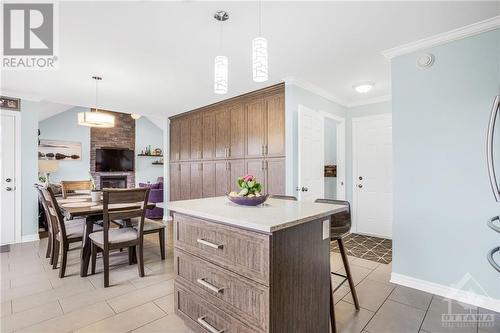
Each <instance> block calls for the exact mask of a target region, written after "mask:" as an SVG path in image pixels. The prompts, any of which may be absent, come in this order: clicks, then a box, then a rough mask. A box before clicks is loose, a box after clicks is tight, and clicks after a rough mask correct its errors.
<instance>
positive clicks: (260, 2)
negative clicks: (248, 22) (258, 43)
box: [259, 0, 262, 37]
mask: <svg viewBox="0 0 500 333" xmlns="http://www.w3.org/2000/svg"><path fill="white" fill-rule="evenodd" d="M259 37H262V1H261V0H259Z"/></svg>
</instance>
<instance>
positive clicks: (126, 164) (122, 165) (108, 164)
mask: <svg viewBox="0 0 500 333" xmlns="http://www.w3.org/2000/svg"><path fill="white" fill-rule="evenodd" d="M134 157H135V156H134V151H133V150H130V149H113V148H109V149H107V148H102V149H96V154H95V171H96V172H124V171H134Z"/></svg>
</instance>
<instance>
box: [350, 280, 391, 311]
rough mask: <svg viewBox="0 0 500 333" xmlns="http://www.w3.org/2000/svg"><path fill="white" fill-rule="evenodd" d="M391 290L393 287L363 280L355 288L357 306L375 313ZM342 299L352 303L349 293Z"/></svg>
mask: <svg viewBox="0 0 500 333" xmlns="http://www.w3.org/2000/svg"><path fill="white" fill-rule="evenodd" d="M393 289H394V286H392V285H390V284H387V283H382V282H378V281H373V280H368V279H365V280H363V281H362V282H361V283H360V284H358V285H357V286H356V292H357V294H358V300H359V305H360V306H361V307H362V308H365V309H367V310H370V311H377V310H378V308H379V307H380V306H381V305H382V304H383V303H384V301H385V300H386V298H387V297H388V296H389V294H390V293H391V292H392V290H393ZM343 299H344V301H347V302H349V303H353V299H352V296H351V294H350V293H349V294H347V295H346V296H345V297H344V298H343Z"/></svg>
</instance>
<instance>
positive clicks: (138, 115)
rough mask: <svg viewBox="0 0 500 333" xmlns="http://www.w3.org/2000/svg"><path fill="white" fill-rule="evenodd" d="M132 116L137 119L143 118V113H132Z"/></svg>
mask: <svg viewBox="0 0 500 333" xmlns="http://www.w3.org/2000/svg"><path fill="white" fill-rule="evenodd" d="M130 116H131V117H132V119H135V120H137V119H139V118H141V115H140V114H137V113H132V114H131V115H130Z"/></svg>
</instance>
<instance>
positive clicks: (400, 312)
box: [366, 300, 425, 333]
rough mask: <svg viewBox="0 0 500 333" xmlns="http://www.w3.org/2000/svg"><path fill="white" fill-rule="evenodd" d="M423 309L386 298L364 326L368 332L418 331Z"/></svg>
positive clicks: (397, 332) (394, 332) (422, 317)
mask: <svg viewBox="0 0 500 333" xmlns="http://www.w3.org/2000/svg"><path fill="white" fill-rule="evenodd" d="M424 315H425V311H422V310H418V309H416V308H414V307H411V306H408V305H405V304H401V303H398V302H394V301H391V300H387V301H386V302H385V303H384V304H383V305H382V307H381V308H380V310H379V311H378V312H377V313H376V314H375V316H374V317H373V318H372V320H370V322H369V323H368V325H367V326H366V330H367V331H368V332H370V333H401V332H418V331H419V328H420V325H421V324H422V321H423V320H424Z"/></svg>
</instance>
